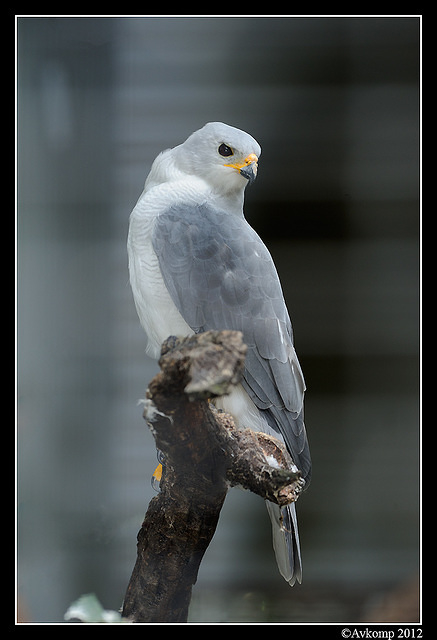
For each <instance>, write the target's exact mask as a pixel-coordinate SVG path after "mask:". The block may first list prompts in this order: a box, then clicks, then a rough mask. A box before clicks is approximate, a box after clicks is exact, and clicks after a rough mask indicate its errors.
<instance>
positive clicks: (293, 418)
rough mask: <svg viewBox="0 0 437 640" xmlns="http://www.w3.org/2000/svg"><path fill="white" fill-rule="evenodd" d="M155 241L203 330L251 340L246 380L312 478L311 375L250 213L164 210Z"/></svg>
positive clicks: (168, 275) (179, 301)
mask: <svg viewBox="0 0 437 640" xmlns="http://www.w3.org/2000/svg"><path fill="white" fill-rule="evenodd" d="M153 247H154V249H155V251H156V254H157V256H158V259H159V265H160V269H161V273H162V276H163V278H164V281H165V284H166V286H167V288H168V290H169V293H170V295H171V297H172V299H173V301H174V303H175V305H176V307H177V308H178V310H179V312H180V313H181V315H182V316H183V318H184V320H185V321H186V322H187V324H188V325H189V326H190V327H191V328H192V329H193V330H194V331H196V332H200V331H207V330H209V329H219V330H220V329H233V330H239V331H242V332H243V336H244V340H245V342H246V344H247V345H248V353H247V357H246V367H245V374H244V380H243V386H244V387H245V389H246V391H247V392H248V393H249V395H250V397H251V398H252V400H253V402H254V403H255V405H256V406H257V407H258V408H259V409H260V410H261V411H263V415H264V417H265V418H266V420H267V421H268V423H269V425H270V426H271V427H272V428H273V429H274V430H276V431H277V432H280V433H281V434H282V436H283V438H284V440H285V442H286V444H287V447H288V449H289V450H290V453H291V455H292V457H293V460H294V462H295V463H296V465H297V466H298V468H299V469H300V470H301V472H302V475H303V477H304V478H305V479H306V482H307V485H308V481H309V476H310V469H311V462H310V456H309V450H308V442H307V438H306V432H305V426H304V422H303V396H304V391H305V383H304V378H303V375H302V371H301V368H300V365H299V361H298V359H297V356H296V353H295V350H294V346H293V334H292V328H291V322H290V318H289V315H288V311H287V307H286V305H285V301H284V297H283V294H282V289H281V285H280V282H279V278H278V275H277V272H276V268H275V266H274V263H273V260H272V257H271V255H270V253H269V251H268V250H267V248H266V247H265V245H264V243H263V242H262V240H261V239H260V238H259V236H258V235H257V234H256V232H255V231H254V230H253V229H252V228H251V227H250V225H249V224H248V223H247V222H246V220H245V219H244V218H239V217H237V216H234V215H232V214H228V213H226V212H225V211H222V210H217V209H213V208H212V207H209V206H208V205H199V206H197V207H189V206H183V205H180V206H177V207H176V206H174V207H172V208H170V209H168V210H167V211H166V212H164V213H163V214H161V215H160V216H159V217H158V219H157V221H156V226H155V229H154V235H153Z"/></svg>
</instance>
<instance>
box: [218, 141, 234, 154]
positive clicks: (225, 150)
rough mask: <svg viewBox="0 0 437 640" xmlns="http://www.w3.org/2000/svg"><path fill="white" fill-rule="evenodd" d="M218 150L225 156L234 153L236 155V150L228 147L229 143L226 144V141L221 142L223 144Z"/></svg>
mask: <svg viewBox="0 0 437 640" xmlns="http://www.w3.org/2000/svg"><path fill="white" fill-rule="evenodd" d="M218 152H219V154H220V155H221V156H225V157H227V156H233V155H234V152H233V150H232V149H231V147H228V145H227V144H225V143H223V144H221V145H220V146H219V148H218Z"/></svg>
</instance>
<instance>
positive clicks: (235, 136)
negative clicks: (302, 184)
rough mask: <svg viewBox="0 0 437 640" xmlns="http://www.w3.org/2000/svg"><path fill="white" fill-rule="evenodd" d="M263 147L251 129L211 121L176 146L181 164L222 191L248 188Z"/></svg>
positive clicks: (181, 167) (176, 161)
mask: <svg viewBox="0 0 437 640" xmlns="http://www.w3.org/2000/svg"><path fill="white" fill-rule="evenodd" d="M260 154H261V147H260V146H259V144H258V142H257V141H256V140H255V139H254V138H252V136H250V135H249V134H248V133H245V132H244V131H241V130H240V129H236V128H235V127H230V126H229V125H227V124H223V123H222V122H209V123H208V124H206V125H205V126H204V127H202V129H199V130H198V131H195V132H194V133H192V134H191V136H190V137H189V138H188V139H187V140H186V141H185V142H184V143H183V144H181V145H179V146H178V147H175V148H174V149H173V150H172V155H173V157H174V161H175V164H176V165H177V168H178V169H180V170H182V171H183V172H185V173H188V174H190V175H195V176H198V177H200V178H203V179H204V180H205V181H206V182H208V183H209V184H210V185H211V187H213V188H215V189H218V190H219V191H221V192H222V193H229V192H232V191H236V190H237V191H244V188H245V187H246V185H247V184H248V181H249V182H252V181H253V180H254V179H255V177H256V172H257V167H258V164H257V163H258V158H259V156H260Z"/></svg>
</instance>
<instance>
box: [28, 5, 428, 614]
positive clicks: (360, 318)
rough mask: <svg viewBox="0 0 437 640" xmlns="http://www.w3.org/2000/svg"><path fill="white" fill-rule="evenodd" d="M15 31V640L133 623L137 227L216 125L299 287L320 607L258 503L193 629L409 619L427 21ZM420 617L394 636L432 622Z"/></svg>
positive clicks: (221, 560) (218, 568) (139, 437)
mask: <svg viewBox="0 0 437 640" xmlns="http://www.w3.org/2000/svg"><path fill="white" fill-rule="evenodd" d="M17 33H18V35H17V42H18V215H17V226H18V419H19V420H18V422H19V424H18V527H19V541H18V594H19V602H20V612H21V613H20V615H21V617H22V619H23V620H28V621H34V622H59V621H62V620H63V615H64V613H65V611H66V610H67V608H68V606H69V605H70V603H71V602H72V601H73V600H75V599H76V598H78V597H79V596H80V595H82V594H84V593H90V592H94V593H95V594H96V595H97V597H98V598H99V600H100V601H101V603H102V604H103V606H104V607H105V608H108V609H118V608H119V607H120V606H121V604H122V600H123V596H124V592H125V589H126V586H127V584H128V581H129V577H130V574H131V571H132V568H133V566H134V562H135V557H136V534H137V531H138V529H139V527H140V525H141V522H142V518H143V516H144V513H145V511H146V509H147V505H148V502H149V500H150V499H151V498H152V497H153V495H154V492H153V490H152V488H151V485H150V477H151V474H152V473H153V470H154V468H155V465H156V454H155V448H154V441H153V437H152V436H151V434H150V432H149V431H148V429H147V426H146V424H145V422H144V421H143V419H142V410H141V407H140V406H138V404H137V402H138V399H140V398H141V397H144V394H145V389H146V387H147V385H148V382H149V381H150V379H151V378H152V377H153V375H154V374H155V373H156V372H157V365H156V364H155V363H154V362H152V361H151V360H149V359H148V358H147V357H146V356H145V353H144V349H145V337H144V335H143V332H142V329H141V328H140V325H139V321H138V319H137V316H136V312H135V309H134V304H133V301H132V296H131V292H130V288H129V285H128V272H127V256H126V237H127V228H128V219H129V214H130V211H131V210H132V208H133V207H134V205H135V203H136V200H137V198H138V197H139V195H140V193H141V191H142V188H143V184H144V180H145V177H146V175H147V173H148V171H149V168H150V165H151V163H152V161H153V159H154V157H155V156H156V155H157V154H158V153H159V152H160V151H161V150H163V149H165V148H167V147H172V146H175V145H176V144H179V143H181V142H183V141H184V140H185V139H186V138H187V136H188V135H189V134H190V133H191V132H192V131H194V130H196V129H198V128H200V127H201V126H203V124H205V123H206V122H208V121H213V120H220V121H223V122H226V123H228V124H230V125H233V126H236V127H239V128H242V129H244V130H245V131H247V132H249V133H250V134H251V135H252V136H254V137H255V138H256V139H257V140H258V141H259V143H260V144H261V146H262V149H263V153H262V156H261V161H260V165H259V174H258V180H257V181H256V183H255V184H254V185H253V186H252V187H250V189H248V190H247V191H246V207H245V210H246V217H247V218H248V220H249V222H250V223H251V224H252V226H254V227H255V229H256V230H257V231H258V232H259V233H260V235H261V236H262V238H263V239H264V241H265V242H266V244H267V246H268V247H269V249H270V251H271V253H272V255H273V257H274V260H275V262H276V265H277V268H278V271H279V274H280V277H281V280H282V283H283V288H284V293H285V296H286V299H287V303H288V306H289V310H290V314H291V317H292V322H293V326H294V332H295V341H296V349H297V352H298V355H299V358H300V360H301V363H302V367H303V370H304V373H305V376H306V382H307V387H308V391H307V396H306V423H307V429H308V433H309V439H310V445H311V449H312V456H313V465H314V472H313V480H312V484H311V486H310V488H309V489H308V491H307V493H305V494H304V495H303V496H302V497H301V498H300V500H299V503H298V515H299V523H300V534H301V541H302V552H303V562H304V581H303V584H302V585H301V586H295V587H293V588H290V587H289V586H288V585H287V584H286V583H285V582H284V581H283V579H282V578H281V576H280V575H279V573H278V571H277V568H276V564H275V559H274V554H273V551H272V547H271V535H270V522H269V518H268V516H267V512H266V508H265V505H264V504H263V501H262V500H261V499H260V498H258V497H257V496H255V495H251V494H249V493H245V492H242V491H239V490H238V489H233V490H231V491H230V493H229V495H228V497H227V499H226V502H225V505H224V508H223V511H222V515H221V518H220V522H219V525H218V529H217V532H216V535H215V537H214V540H213V542H212V544H211V545H210V547H209V549H208V551H207V554H206V555H205V558H204V560H203V562H202V564H201V568H200V572H199V577H198V581H197V584H196V586H195V587H194V590H193V600H192V606H191V611H190V621H193V622H232V621H236V622H266V621H281V622H311V621H312V622H342V621H359V620H372V621H373V620H375V618H377V616H378V615H383V614H378V613H376V611H377V610H378V609H380V608H381V607H383V605H384V602H387V597H388V596H389V594H391V593H392V592H393V590H395V593H398V592H399V593H401V592H402V593H409V591H408V590H409V588H410V587H411V585H413V587H411V589H412V593H413V595H414V593H415V588H414V584H415V579H416V578H417V572H418V568H419V543H418V541H419V515H418V504H419V480H418V478H419V446H418V443H419V402H418V379H419V376H418V371H419V368H418V366H419V362H418V351H419V349H418V344H419V339H418V336H419V329H418V326H419V323H418V308H419V297H418V292H419V241H418V237H419V234H418V229H419V164H418V159H419V76H420V73H419V50H420V38H419V36H420V20H419V18H418V17H417V18H416V17H343V18H342V17H332V18H330V17H324V18H318V17H227V18H226V17H198V18H196V17H187V18H183V17H178V18H172V17H160V18H156V17H115V18H104V17H81V18H78V17H65V18H62V17H54V18H51V17H40V18H38V17H20V18H18V19H17ZM396 590H400V591H396ZM408 602H412V609H411V613H410V611H408V614H407V613H406V609H407V608H408V607H407V606H406V605H404V606H403V608H402V614H393V615H395V616H396V615H399V616H401V615H407V618H406V621H414V620H413V619H416V620H417V617H416V618H414V616H417V612H416V613H415V612H414V607H415V606H416V607H417V603H415V601H414V597H413V598H412V600H411V599H410V600H408ZM408 616H409V617H408ZM395 621H400V618H398V617H395Z"/></svg>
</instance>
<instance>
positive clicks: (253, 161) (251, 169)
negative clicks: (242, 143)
mask: <svg viewBox="0 0 437 640" xmlns="http://www.w3.org/2000/svg"><path fill="white" fill-rule="evenodd" d="M225 167H231V168H232V169H236V170H237V171H238V172H239V173H240V175H242V176H243V178H246V180H249V184H251V183H252V182H253V181H254V180H255V178H256V174H257V171H258V156H257V155H256V154H255V153H250V154H249V155H248V156H247V158H245V159H244V160H243V162H235V163H233V164H225Z"/></svg>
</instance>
